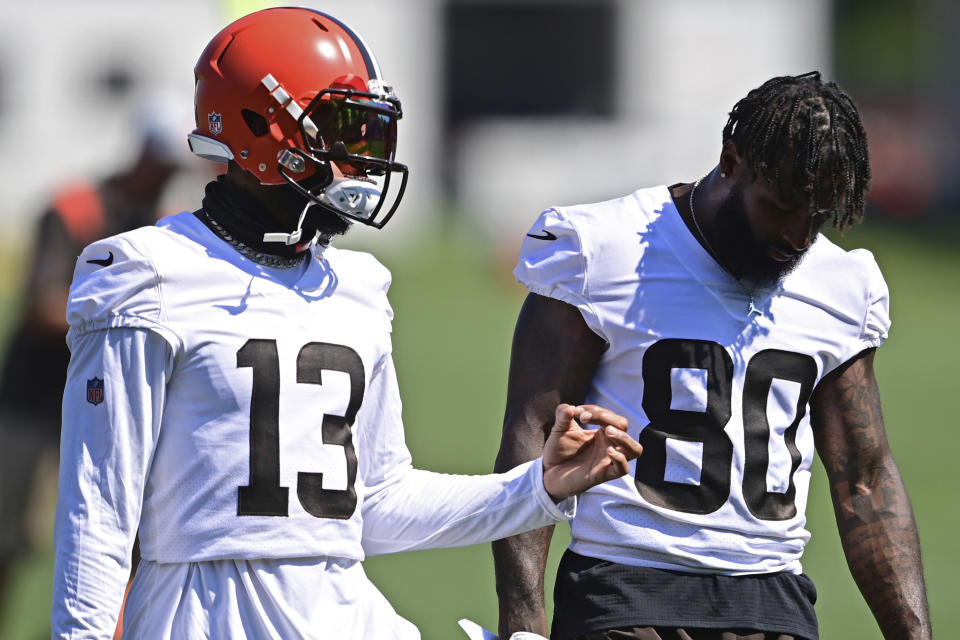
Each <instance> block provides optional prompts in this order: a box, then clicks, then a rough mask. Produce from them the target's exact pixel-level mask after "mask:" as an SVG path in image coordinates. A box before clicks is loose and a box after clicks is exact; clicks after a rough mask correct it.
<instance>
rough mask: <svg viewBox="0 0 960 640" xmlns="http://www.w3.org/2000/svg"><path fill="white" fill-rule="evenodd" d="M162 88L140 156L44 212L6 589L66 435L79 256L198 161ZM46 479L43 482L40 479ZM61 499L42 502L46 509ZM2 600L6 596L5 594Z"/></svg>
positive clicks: (3, 417) (29, 285)
mask: <svg viewBox="0 0 960 640" xmlns="http://www.w3.org/2000/svg"><path fill="white" fill-rule="evenodd" d="M169 106H170V105H169V104H167V98H166V97H161V94H158V95H156V96H153V97H152V99H151V100H149V101H145V102H144V103H143V106H142V107H140V108H138V109H137V110H136V113H135V118H134V125H135V128H136V130H137V131H139V132H141V133H139V134H137V135H138V136H139V138H137V139H138V140H139V141H140V146H139V149H138V150H137V152H136V155H135V157H134V159H133V162H132V163H131V164H129V165H127V166H125V167H124V168H123V169H122V170H120V171H119V172H117V173H115V174H113V175H111V176H109V177H107V178H106V179H103V180H100V181H98V182H96V181H90V182H82V181H71V182H69V183H67V184H65V185H64V186H62V187H61V188H59V189H57V190H55V193H54V196H53V198H52V200H51V202H50V204H49V205H48V208H47V209H46V211H44V212H43V213H42V215H41V216H40V217H39V220H38V223H37V227H36V233H35V236H34V247H33V251H32V252H31V253H28V254H25V255H29V256H31V258H30V260H31V264H30V268H29V271H28V277H27V281H26V283H25V286H24V291H23V311H22V314H21V318H20V320H19V323H18V325H17V327H16V329H15V331H14V332H13V334H12V336H11V338H10V340H9V343H8V345H7V349H6V359H5V360H4V362H3V366H2V374H0V376H2V377H0V598H2V597H3V593H4V590H5V586H6V584H7V582H8V574H9V570H10V567H11V565H12V564H13V562H14V561H15V560H16V559H17V557H18V556H20V555H22V554H23V553H24V551H25V550H26V549H28V548H29V546H30V543H31V540H30V539H29V538H30V535H29V534H28V531H29V528H28V526H27V515H28V514H29V513H30V512H32V511H34V510H35V509H36V508H38V506H37V505H31V504H30V501H31V500H32V499H34V498H38V496H37V494H36V492H35V491H33V489H34V482H35V481H38V480H39V478H37V474H38V472H39V470H40V469H41V467H42V465H41V461H42V460H43V459H44V458H45V457H46V458H54V459H55V456H56V453H57V449H58V446H59V443H60V419H61V400H62V397H63V385H64V381H65V380H66V376H67V363H68V362H69V360H70V351H69V350H68V348H67V344H66V335H67V328H68V325H67V319H66V311H67V294H68V292H69V289H70V282H71V280H72V278H73V270H74V266H75V265H76V261H77V256H79V255H80V253H81V252H82V251H83V248H84V247H85V246H86V245H87V244H89V243H91V242H93V241H95V240H98V239H100V238H104V237H107V236H111V235H114V234H116V233H121V232H123V231H128V230H131V229H136V228H137V227H141V226H144V225H151V224H154V223H155V222H156V221H157V219H158V218H159V217H160V214H161V212H160V211H158V204H159V202H160V200H161V197H162V196H163V194H164V191H165V189H166V187H167V185H168V184H169V183H170V180H171V178H173V177H174V175H175V174H176V172H177V171H178V170H179V169H180V168H182V167H183V166H184V164H185V162H187V161H189V160H190V157H191V156H190V153H189V149H188V148H187V145H186V141H185V139H184V135H183V122H182V118H178V117H176V114H178V113H180V112H181V110H175V109H167V108H165V107H169ZM38 484H41V483H39V482H38ZM44 506H49V509H50V510H52V509H53V505H52V504H50V505H39V508H40V509H43V507H44ZM0 601H2V600H0Z"/></svg>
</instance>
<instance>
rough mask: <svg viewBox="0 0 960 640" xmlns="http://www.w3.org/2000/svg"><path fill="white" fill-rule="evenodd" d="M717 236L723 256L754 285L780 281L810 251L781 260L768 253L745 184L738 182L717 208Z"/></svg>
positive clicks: (760, 285)
mask: <svg viewBox="0 0 960 640" xmlns="http://www.w3.org/2000/svg"><path fill="white" fill-rule="evenodd" d="M713 229H714V237H715V238H716V241H717V247H718V249H717V251H718V253H720V257H721V259H722V260H723V261H724V263H725V264H726V265H727V266H728V268H729V269H730V270H731V271H732V272H733V274H734V275H735V276H736V277H737V278H739V279H740V280H745V281H746V282H747V283H748V284H750V285H752V286H754V287H769V286H773V285H775V284H777V283H778V282H780V281H781V280H782V279H783V278H785V277H786V276H787V275H788V274H789V273H790V272H791V271H793V270H794V269H796V268H797V265H799V264H800V261H801V260H803V256H804V255H806V252H804V253H800V254H797V255H795V256H792V257H791V258H790V259H789V260H785V261H783V262H778V261H776V260H774V259H773V258H771V257H770V256H768V255H767V254H766V253H765V251H764V247H763V245H761V244H760V242H759V241H757V238H756V236H754V234H753V229H752V228H751V227H750V222H749V220H747V212H746V205H745V203H744V199H743V187H741V186H740V185H739V184H737V185H734V187H733V189H731V190H730V193H729V194H728V195H727V197H726V198H724V200H723V202H722V203H721V204H720V207H719V208H718V209H717V213H716V217H715V218H714V224H713Z"/></svg>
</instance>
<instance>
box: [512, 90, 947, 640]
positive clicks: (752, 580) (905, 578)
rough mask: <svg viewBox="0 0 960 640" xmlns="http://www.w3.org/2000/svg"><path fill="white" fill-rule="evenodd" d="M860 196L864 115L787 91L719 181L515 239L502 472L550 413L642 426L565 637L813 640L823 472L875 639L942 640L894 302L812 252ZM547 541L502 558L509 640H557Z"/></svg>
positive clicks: (869, 274)
mask: <svg viewBox="0 0 960 640" xmlns="http://www.w3.org/2000/svg"><path fill="white" fill-rule="evenodd" d="M869 179H870V166H869V160H868V155H867V140H866V136H865V134H864V130H863V127H862V124H861V121H860V116H859V113H858V110H857V108H856V106H855V105H854V103H853V101H852V100H851V99H850V97H849V96H848V95H847V94H846V93H845V92H843V91H842V90H841V89H840V88H839V87H838V86H837V85H836V84H834V83H832V82H824V81H822V80H821V78H820V74H819V73H810V74H805V75H802V76H784V77H778V78H773V79H771V80H769V81H768V82H766V83H764V84H763V85H762V86H761V87H759V88H757V89H754V90H753V91H751V92H749V94H748V95H747V96H746V97H745V98H744V99H742V100H741V101H740V102H738V103H737V104H736V105H735V106H734V108H733V111H732V112H731V113H730V116H729V119H728V121H727V124H726V126H725V128H724V130H723V136H722V148H721V152H720V158H719V164H718V165H717V166H716V167H715V168H714V169H713V170H711V171H710V172H709V173H708V174H707V175H706V176H705V177H703V178H701V179H700V180H696V181H694V182H692V183H680V184H674V185H672V186H669V187H668V186H658V187H653V188H648V189H641V190H639V191H636V192H635V193H633V194H631V195H629V196H626V197H623V198H620V199H615V200H610V201H607V202H602V203H597V204H591V205H582V206H572V207H558V208H554V209H549V210H547V211H545V212H544V213H543V214H541V216H540V218H539V219H538V220H537V222H536V223H535V224H534V225H533V227H532V229H531V230H530V232H529V233H528V234H527V237H526V238H524V243H523V248H522V251H521V257H520V260H519V264H518V266H517V268H516V270H515V271H514V273H515V275H516V277H517V279H518V280H519V281H520V282H521V283H523V284H524V285H525V286H526V287H527V288H528V289H529V291H530V294H529V296H528V297H527V299H526V301H525V303H524V305H523V307H522V309H521V312H520V315H519V318H518V320H517V325H516V332H515V335H514V343H513V352H512V356H511V365H510V382H509V389H508V397H507V408H506V415H505V422H504V433H503V439H502V441H501V447H500V452H499V455H498V458H497V463H496V469H506V468H510V467H512V466H514V465H516V464H519V463H520V462H522V461H524V460H528V459H530V458H532V457H535V456H537V455H539V451H540V449H541V446H542V443H543V438H544V429H545V427H549V425H550V424H551V422H552V406H553V404H554V403H555V402H556V401H557V399H558V398H562V399H563V400H564V401H566V402H574V403H579V402H584V401H586V402H592V403H598V404H602V405H604V406H606V407H610V408H611V409H613V410H614V411H616V412H618V413H620V414H622V415H624V416H626V417H628V418H629V420H630V425H631V429H630V431H631V433H632V434H633V435H634V436H635V437H636V438H637V440H638V441H639V442H640V443H641V444H642V445H643V446H644V449H645V451H644V455H643V461H644V464H642V465H637V466H636V469H635V473H634V477H629V476H625V477H623V478H620V479H618V480H614V481H611V482H609V483H605V484H603V485H601V486H598V487H596V488H594V489H591V490H590V491H588V492H586V493H585V494H584V495H583V496H582V502H581V506H580V508H579V510H578V513H577V516H576V518H575V519H574V520H573V522H572V524H571V527H572V531H571V533H572V544H571V546H570V548H569V549H568V550H567V551H566V553H565V554H564V556H563V558H562V559H561V561H560V567H559V569H558V573H557V578H556V587H555V591H554V618H553V626H552V632H551V637H552V638H555V639H556V640H571V639H575V638H576V639H578V640H614V639H617V640H626V639H630V638H633V639H637V640H640V639H643V640H657V639H661V638H663V639H670V640H674V639H690V638H693V639H695V640H734V639H737V638H750V639H751V640H762V639H764V638H766V639H767V640H772V639H777V640H789V639H797V640H799V639H801V638H802V639H805V640H813V639H815V638H817V636H818V625H817V620H816V614H815V612H814V602H815V600H816V590H815V588H814V585H813V584H812V582H811V581H810V580H809V578H808V577H807V576H806V575H804V574H803V573H802V567H801V562H800V560H801V555H802V553H803V550H804V546H805V545H806V542H807V540H808V539H809V537H810V534H809V532H808V531H807V530H806V529H805V524H806V517H805V508H806V503H807V496H808V490H809V482H810V467H811V465H812V463H813V459H814V453H815V451H816V452H817V453H819V455H820V459H821V460H822V462H823V465H824V467H825V469H826V472H827V477H828V480H829V484H830V492H831V497H832V499H833V503H834V508H835V513H836V520H837V525H838V527H839V532H840V537H841V540H842V544H843V550H844V553H845V555H846V558H847V563H848V565H849V567H850V571H851V573H852V574H853V578H854V580H855V581H856V583H857V585H858V586H859V588H860V590H861V592H862V593H863V596H864V598H865V600H866V602H867V604H868V605H869V607H870V609H871V610H872V612H873V614H874V616H875V618H876V621H877V623H878V624H879V626H880V629H881V630H882V632H883V635H884V637H885V638H888V639H891V640H893V639H896V640H903V639H906V638H912V639H927V638H930V634H931V631H930V618H929V612H928V605H927V599H926V590H925V585H924V579H923V572H922V567H921V561H920V544H919V538H918V534H917V528H916V524H915V522H914V518H913V510H912V507H911V504H910V500H909V499H908V497H907V493H906V489H905V487H904V484H903V481H902V479H901V477H900V473H899V470H898V468H897V465H896V464H895V462H894V460H893V458H892V455H891V452H890V448H889V446H888V443H887V437H886V433H885V427H884V422H883V417H882V414H881V410H880V395H879V390H878V386H877V381H876V378H875V376H874V368H873V359H874V353H875V351H876V349H877V348H878V347H879V346H880V345H881V344H882V343H883V342H884V340H885V339H886V337H887V333H888V330H889V327H890V318H889V303H888V291H887V286H886V283H885V281H884V279H883V276H882V275H881V273H880V269H879V267H878V266H877V264H876V262H875V261H874V258H873V256H872V255H871V254H870V253H869V252H868V251H865V250H854V251H850V252H847V251H844V250H842V249H840V248H839V247H837V246H836V245H834V244H833V243H831V242H830V240H828V239H827V238H826V237H824V236H823V235H821V234H820V233H819V231H820V229H821V228H822V227H823V226H824V225H827V224H831V225H833V226H834V227H835V228H837V229H838V230H840V231H843V230H844V229H846V228H848V227H850V226H851V225H853V224H856V223H858V222H860V220H861V219H862V217H863V213H864V194H865V191H866V190H867V187H868V183H869ZM559 345H562V347H563V348H558V346H559ZM551 535H552V531H551V530H540V531H535V532H530V533H528V534H524V535H523V536H519V537H516V538H512V539H508V540H503V541H498V542H497V543H495V545H494V557H495V563H496V574H497V594H498V597H499V602H500V633H501V637H506V636H508V635H509V634H510V633H512V632H515V631H518V630H529V631H533V632H537V633H540V634H545V633H546V621H545V618H544V600H543V598H544V594H543V580H544V575H543V573H544V567H545V563H546V558H547V552H548V550H549V541H550V536H551Z"/></svg>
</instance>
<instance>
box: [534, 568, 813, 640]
mask: <svg viewBox="0 0 960 640" xmlns="http://www.w3.org/2000/svg"><path fill="white" fill-rule="evenodd" d="M816 599H817V591H816V589H815V588H814V586H813V583H812V582H811V581H810V579H809V578H807V576H805V575H803V574H792V573H772V574H760V575H748V576H724V575H713V574H693V573H682V572H679V571H667V570H664V569H652V568H649V567H633V566H627V565H622V564H616V563H614V562H608V561H605V560H598V559H596V558H588V557H586V556H582V555H579V554H577V553H574V552H572V551H569V550H567V552H566V553H564V555H563V558H562V559H561V561H560V567H559V569H558V571H557V581H556V586H555V588H554V603H553V604H554V607H553V610H554V615H553V628H552V631H551V634H550V637H551V638H553V639H554V640H574V639H576V638H580V637H583V636H586V637H590V638H592V637H593V636H588V635H587V634H589V633H591V632H597V631H606V630H612V629H634V628H643V627H660V628H664V629H665V630H672V631H670V632H669V633H673V635H669V634H668V635H667V636H663V635H661V636H660V637H662V638H670V640H674V639H675V638H683V636H682V635H677V634H676V630H677V629H686V630H687V632H691V631H694V630H713V631H712V633H716V632H720V631H721V630H723V631H726V632H733V633H736V632H738V631H744V630H745V631H748V632H749V631H752V632H753V633H756V632H766V633H767V634H768V635H767V636H766V637H767V638H777V637H778V636H779V635H784V636H786V637H788V638H789V637H793V638H803V639H805V640H817V638H818V632H817V618H816V613H815V612H814V610H813V605H814V603H815V602H816ZM769 634H772V635H769ZM688 635H691V634H690V633H688ZM741 635H746V637H750V635H748V634H747V633H741ZM598 637H599V638H605V637H606V636H602V635H601V636H598ZM611 637H612V638H620V637H622V638H643V637H644V636H636V635H633V636H631V635H626V636H623V635H621V636H616V635H614V636H611ZM650 637H652V638H657V636H650ZM691 637H693V638H699V637H701V636H697V635H691ZM706 637H711V638H723V636H722V635H720V636H716V635H713V636H706ZM732 637H734V638H736V637H737V636H736V635H734V636H732ZM759 637H761V638H762V637H764V636H759Z"/></svg>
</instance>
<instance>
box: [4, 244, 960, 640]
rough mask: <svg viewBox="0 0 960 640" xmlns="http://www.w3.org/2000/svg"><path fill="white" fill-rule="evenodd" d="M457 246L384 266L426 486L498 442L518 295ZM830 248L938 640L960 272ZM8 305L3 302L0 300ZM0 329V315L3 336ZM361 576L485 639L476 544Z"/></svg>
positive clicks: (43, 558) (483, 458) (852, 605)
mask: <svg viewBox="0 0 960 640" xmlns="http://www.w3.org/2000/svg"><path fill="white" fill-rule="evenodd" d="M469 237H470V236H467V235H460V234H457V233H454V234H452V235H450V236H445V237H443V238H441V237H439V236H438V237H428V238H425V239H423V241H422V244H421V246H419V247H417V248H416V249H415V250H410V251H407V252H404V253H403V254H395V253H389V252H388V253H386V254H382V258H383V260H384V262H385V263H386V264H387V265H388V266H389V267H390V268H391V269H392V271H393V273H394V285H393V287H392V289H391V300H392V302H393V306H394V309H395V311H396V321H395V323H394V341H395V354H396V360H397V365H398V370H399V377H400V386H401V390H402V392H403V398H404V418H405V421H406V426H407V433H408V443H409V445H410V448H411V450H412V451H413V455H414V461H415V463H416V464H417V466H420V467H423V468H427V469H432V470H437V471H445V472H468V473H483V472H487V471H489V470H490V469H491V468H492V466H493V459H494V456H495V455H496V450H497V444H498V442H499V429H500V427H499V424H500V420H501V417H502V411H503V400H504V396H505V386H506V370H507V362H508V358H509V344H510V338H511V333H512V325H513V321H514V318H515V315H516V312H517V310H518V308H519V305H520V303H521V301H522V297H523V291H522V290H521V289H520V287H519V286H517V285H516V284H513V283H512V282H511V280H510V278H509V276H508V273H507V272H506V270H504V269H502V268H501V269H499V270H495V269H492V268H491V266H490V265H491V261H490V260H488V258H490V257H491V256H492V255H493V252H492V251H489V250H488V249H487V248H486V247H482V246H475V245H474V244H472V243H471V242H470V241H469V240H468V238H469ZM377 242H380V240H379V239H378V240H377ZM843 243H844V244H846V245H848V246H867V247H869V248H871V249H872V250H873V251H874V253H875V254H876V256H877V259H878V261H879V263H880V265H881V267H882V268H883V269H884V274H885V276H886V278H887V281H888V283H889V285H890V288H891V291H892V293H893V295H892V316H893V321H894V325H893V331H892V334H891V338H890V340H889V341H888V343H887V345H885V346H884V347H883V348H882V349H881V350H880V352H879V354H878V356H877V367H878V376H879V379H880V385H881V391H882V393H883V398H884V411H885V415H886V420H887V427H888V430H889V434H890V440H891V442H892V445H893V448H894V452H895V454H896V457H897V459H898V461H899V462H900V465H901V469H902V472H903V475H904V477H905V479H906V483H907V486H908V489H909V490H910V492H911V496H912V499H913V501H914V505H915V508H916V512H917V519H918V522H919V527H920V534H921V539H922V542H923V547H924V558H925V564H926V573H927V581H928V588H929V592H930V602H931V608H932V612H933V622H934V625H935V627H936V628H939V629H940V630H941V632H943V631H944V630H947V629H950V628H955V627H957V626H958V625H960V610H958V607H956V606H955V605H954V603H953V600H952V596H950V595H949V594H950V593H952V592H953V591H952V587H950V586H949V585H950V583H951V582H952V577H953V575H952V574H953V571H954V570H955V568H956V567H960V553H958V551H957V546H956V545H955V544H954V543H953V540H952V534H953V532H954V531H956V530H957V525H958V524H960V522H958V519H960V518H958V513H960V511H958V509H957V507H956V506H955V502H954V491H955V490H956V488H957V486H958V484H960V483H958V482H957V481H956V479H954V478H953V476H952V471H953V464H955V463H954V461H953V458H954V457H955V456H956V449H957V445H958V444H960V437H958V435H957V434H955V433H954V431H953V429H954V428H956V427H955V426H954V424H953V422H952V420H951V418H950V416H952V415H953V412H954V403H955V397H954V396H953V394H954V393H956V390H955V387H956V386H957V383H958V382H960V376H958V374H957V367H956V364H955V363H956V362H958V361H960V348H958V346H957V341H956V338H955V329H956V328H957V326H958V318H960V287H958V286H957V282H958V278H957V275H958V266H960V262H958V260H957V256H956V252H955V249H954V248H953V246H952V245H951V243H950V242H947V241H945V240H944V239H943V238H942V237H936V236H918V235H906V234H904V233H903V232H902V231H898V230H896V229H883V228H880V229H871V228H867V229H864V230H855V231H853V232H850V233H848V234H847V237H846V238H845V239H844V240H843ZM384 244H386V243H384ZM4 296H6V298H4ZM9 296H10V293H9V291H2V290H0V300H2V299H7V300H9V299H10V297H9ZM4 308H6V307H4ZM5 321H6V318H3V317H2V314H0V326H3V322H5ZM808 514H809V519H810V525H809V527H810V529H811V530H812V531H813V539H812V541H811V543H810V546H809V547H808V553H807V555H806V557H805V566H806V569H807V572H808V573H809V574H810V575H811V576H812V577H813V579H814V580H815V582H816V584H817V586H818V589H819V592H820V600H819V602H818V604H817V610H818V612H819V615H820V618H821V627H822V637H823V638H824V639H825V640H833V639H835V638H844V639H847V640H859V639H874V638H879V637H880V634H879V631H878V630H877V628H876V625H875V624H874V622H873V621H872V618H871V617H870V614H869V611H868V610H867V608H866V605H865V604H864V603H863V601H862V599H861V598H860V596H859V594H858V593H857V590H856V587H855V585H854V584H853V581H852V580H851V579H850V577H849V574H848V572H847V570H846V566H845V563H844V560H843V556H842V554H841V552H840V545H839V541H838V538H837V534H836V528H835V525H834V523H833V515H832V509H831V507H830V505H829V498H828V496H827V489H826V485H825V482H824V477H823V474H822V470H821V469H819V468H818V470H817V473H816V474H815V477H814V481H813V488H812V498H811V501H810V507H809V510H808ZM563 529H564V530H563V531H561V530H560V528H558V535H557V536H556V537H555V539H559V542H558V543H557V544H555V549H554V551H555V552H554V553H553V554H552V562H553V565H554V566H555V563H556V560H557V557H558V555H559V553H557V552H559V550H560V549H561V548H562V547H563V544H564V541H565V540H566V539H568V535H569V534H568V533H567V532H566V530H565V529H566V528H565V527H563ZM49 557H50V552H49V550H44V551H42V552H39V553H36V554H33V555H30V556H28V563H27V564H26V565H25V566H23V567H21V569H20V571H19V572H18V576H19V578H20V580H19V581H18V582H17V584H16V585H15V587H14V589H13V590H12V591H13V593H14V598H13V602H9V601H8V603H7V605H8V606H7V607H6V609H5V611H6V612H7V614H6V615H5V616H4V617H3V619H2V620H0V638H2V639H7V638H11V639H19V638H33V637H41V635H42V633H43V630H44V628H45V625H46V618H47V615H48V611H49V590H50V578H49V574H50V562H49ZM367 570H368V573H369V574H370V575H371V577H372V578H373V580H374V581H375V582H376V583H377V584H378V585H379V586H380V587H381V589H382V590H383V591H384V592H385V593H386V594H387V596H388V597H389V598H390V600H391V601H392V602H393V603H394V605H395V606H396V608H397V610H398V611H399V612H400V613H402V614H403V615H405V616H407V617H408V618H410V619H411V620H412V621H413V622H415V623H416V624H417V625H418V626H419V627H420V629H421V630H422V632H423V637H424V638H425V639H427V640H443V639H446V638H460V637H465V636H463V635H462V634H461V632H460V631H459V629H458V628H457V626H456V621H457V619H459V618H461V617H470V618H473V619H474V620H476V621H478V622H481V623H483V624H484V625H485V626H488V627H495V625H496V600H495V596H494V592H493V571H492V562H491V559H490V550H489V546H488V545H481V546H477V547H472V548H468V549H459V550H443V551H429V552H418V553H409V554H403V555H398V556H392V557H383V558H374V559H371V560H370V561H369V562H368V563H367ZM548 585H550V586H552V575H550V576H548ZM550 586H548V589H549V588H550ZM11 625H14V626H11ZM941 637H946V635H942V636H941Z"/></svg>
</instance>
